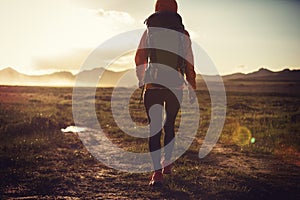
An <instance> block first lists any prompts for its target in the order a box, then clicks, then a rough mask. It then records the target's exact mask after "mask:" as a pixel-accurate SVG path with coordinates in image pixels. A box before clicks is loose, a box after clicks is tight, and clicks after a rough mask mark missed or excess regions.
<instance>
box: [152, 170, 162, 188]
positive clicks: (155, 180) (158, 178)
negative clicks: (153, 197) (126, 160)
mask: <svg viewBox="0 0 300 200" xmlns="http://www.w3.org/2000/svg"><path fill="white" fill-rule="evenodd" d="M162 183H163V174H162V173H161V171H155V172H154V173H153V175H152V177H151V180H150V183H149V185H150V186H161V185H162Z"/></svg>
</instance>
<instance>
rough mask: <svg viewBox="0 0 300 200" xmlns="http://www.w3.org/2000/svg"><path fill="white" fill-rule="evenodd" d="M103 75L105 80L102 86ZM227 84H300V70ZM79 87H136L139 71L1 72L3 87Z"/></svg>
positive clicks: (245, 76)
mask: <svg viewBox="0 0 300 200" xmlns="http://www.w3.org/2000/svg"><path fill="white" fill-rule="evenodd" d="M99 75H101V79H100V80H99V82H98V79H99ZM216 78H218V79H219V78H220V76H207V75H197V80H198V81H201V80H203V79H205V80H206V81H215V80H216ZM222 78H223V80H224V81H293V82H299V81H300V70H289V69H285V70H282V71H279V72H273V71H270V70H268V69H264V68H261V69H260V70H258V71H256V72H252V73H249V74H243V73H235V74H231V75H226V76H223V77H222ZM76 80H78V81H77V84H78V85H79V86H95V83H97V82H98V83H99V84H98V86H102V87H114V86H115V85H116V84H117V83H118V82H119V86H120V87H132V86H136V85H137V83H138V81H137V78H136V76H135V70H134V69H130V70H126V71H121V72H114V71H110V70H105V69H104V68H95V69H92V70H85V71H82V72H80V73H78V74H76V75H73V74H72V73H70V72H55V73H52V74H46V75H39V76H32V75H26V74H22V73H19V72H17V71H16V70H14V69H12V68H5V69H3V70H0V85H24V86H74V83H75V81H76Z"/></svg>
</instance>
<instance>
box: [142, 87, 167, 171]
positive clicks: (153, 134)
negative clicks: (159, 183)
mask: <svg viewBox="0 0 300 200" xmlns="http://www.w3.org/2000/svg"><path fill="white" fill-rule="evenodd" d="M163 103H164V102H163V99H162V95H161V91H160V90H156V89H149V90H147V91H146V92H145V96H144V104H145V108H146V112H147V116H148V120H149V124H150V137H149V150H150V153H151V158H152V162H153V167H154V169H155V170H160V169H161V163H160V160H161V143H160V139H161V134H162V120H163V119H162V112H163Z"/></svg>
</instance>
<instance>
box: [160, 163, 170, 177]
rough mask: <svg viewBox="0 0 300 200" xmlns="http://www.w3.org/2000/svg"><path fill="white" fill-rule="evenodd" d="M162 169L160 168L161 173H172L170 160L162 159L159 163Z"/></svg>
mask: <svg viewBox="0 0 300 200" xmlns="http://www.w3.org/2000/svg"><path fill="white" fill-rule="evenodd" d="M161 165H162V167H163V169H162V173H163V174H171V173H172V164H171V162H170V161H166V160H164V161H162V163H161Z"/></svg>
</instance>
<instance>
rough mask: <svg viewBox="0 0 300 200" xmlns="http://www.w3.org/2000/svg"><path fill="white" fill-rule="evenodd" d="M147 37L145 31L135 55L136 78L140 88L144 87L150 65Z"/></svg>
mask: <svg viewBox="0 0 300 200" xmlns="http://www.w3.org/2000/svg"><path fill="white" fill-rule="evenodd" d="M146 37H147V32H146V31H145V32H144V34H143V36H142V38H141V41H140V44H139V47H138V50H137V51H136V54H135V65H136V76H137V78H138V80H139V87H142V86H143V85H144V76H145V70H146V68H147V64H148V50H147V49H146V42H147V41H146Z"/></svg>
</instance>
